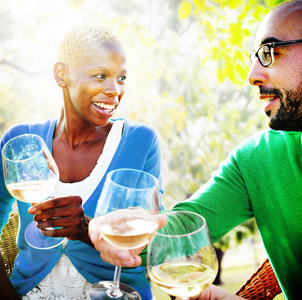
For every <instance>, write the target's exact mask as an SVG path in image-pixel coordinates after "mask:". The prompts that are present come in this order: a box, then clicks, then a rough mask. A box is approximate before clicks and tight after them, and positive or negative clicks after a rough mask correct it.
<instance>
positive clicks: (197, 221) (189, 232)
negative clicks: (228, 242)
mask: <svg viewBox="0 0 302 300" xmlns="http://www.w3.org/2000/svg"><path fill="white" fill-rule="evenodd" d="M165 214H166V215H167V217H168V223H167V225H166V226H165V227H164V228H162V229H159V230H158V232H156V233H155V236H154V238H153V240H152V241H151V242H150V244H149V245H148V250H147V270H148V275H149V277H150V279H151V280H152V281H153V283H154V284H155V286H158V287H159V288H160V289H162V290H163V291H164V292H165V293H167V294H169V295H170V296H174V297H178V298H180V299H183V300H186V299H189V298H190V297H196V296H197V295H199V294H200V293H201V292H202V291H203V290H204V289H205V288H206V287H208V286H209V285H210V284H211V283H213V281H214V279H215V277H216V275H217V271H218V261H217V257H216V252H215V249H214V246H213V244H212V241H211V238H210V235H209V232H208V228H207V224H206V221H205V219H204V218H203V217H202V216H200V215H198V214H196V213H193V212H189V211H173V212H168V213H165Z"/></svg>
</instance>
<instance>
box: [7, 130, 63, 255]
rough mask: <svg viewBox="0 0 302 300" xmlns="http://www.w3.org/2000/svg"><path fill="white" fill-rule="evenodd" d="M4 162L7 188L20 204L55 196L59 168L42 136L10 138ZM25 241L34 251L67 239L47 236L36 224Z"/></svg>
mask: <svg viewBox="0 0 302 300" xmlns="http://www.w3.org/2000/svg"><path fill="white" fill-rule="evenodd" d="M2 161H3V175H4V180H5V184H6V188H7V190H8V191H9V193H10V194H11V195H12V196H13V197H15V198H16V199H18V200H20V201H23V202H28V203H40V202H42V201H44V200H45V199H47V198H49V197H50V196H51V194H52V193H53V191H54V190H55V188H56V186H57V184H58V181H59V170H58V168H57V165H56V163H55V161H54V159H53V157H52V155H51V153H50V151H49V149H48V148H47V146H46V145H45V143H44V141H43V139H42V138H41V137H40V136H38V135H35V134H22V135H19V136H16V137H14V138H12V139H10V140H9V141H8V142H7V143H6V144H5V145H4V147H3V149H2ZM48 230H52V229H51V228H50V229H48ZM25 240H26V242H27V243H28V244H29V245H30V246H31V247H33V248H36V249H50V248H53V247H56V246H58V245H59V244H61V243H62V242H63V241H64V238H53V237H47V236H44V235H43V234H42V233H41V232H40V230H39V229H38V228H37V227H36V222H35V221H33V222H31V223H30V224H29V225H28V227H27V228H26V231H25Z"/></svg>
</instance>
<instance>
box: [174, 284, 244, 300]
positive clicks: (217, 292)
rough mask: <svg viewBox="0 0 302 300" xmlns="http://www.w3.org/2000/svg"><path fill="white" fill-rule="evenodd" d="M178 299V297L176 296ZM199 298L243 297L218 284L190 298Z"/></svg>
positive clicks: (227, 298) (229, 298) (208, 299)
mask: <svg viewBox="0 0 302 300" xmlns="http://www.w3.org/2000/svg"><path fill="white" fill-rule="evenodd" d="M176 299H177V298H176ZM190 299H191V300H193V299H198V300H240V299H243V298H241V297H239V296H236V295H234V294H232V293H230V292H227V291H225V290H223V289H221V288H219V287H217V286H216V285H213V284H212V285H210V286H209V287H208V288H206V289H205V290H204V291H203V292H202V294H201V295H200V296H199V298H198V297H197V298H196V297H195V298H190Z"/></svg>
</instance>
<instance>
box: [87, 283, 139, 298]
mask: <svg viewBox="0 0 302 300" xmlns="http://www.w3.org/2000/svg"><path fill="white" fill-rule="evenodd" d="M111 287H112V282H111V281H102V282H97V283H95V284H93V285H92V286H91V288H90V290H89V291H88V295H89V298H90V299H91V300H110V299H117V300H141V299H142V298H141V296H140V295H139V293H138V292H137V291H136V290H135V289H133V288H132V287H130V286H129V285H126V284H124V283H120V291H121V292H122V295H121V296H117V297H112V296H110V295H109V294H108V291H109V290H110V289H111Z"/></svg>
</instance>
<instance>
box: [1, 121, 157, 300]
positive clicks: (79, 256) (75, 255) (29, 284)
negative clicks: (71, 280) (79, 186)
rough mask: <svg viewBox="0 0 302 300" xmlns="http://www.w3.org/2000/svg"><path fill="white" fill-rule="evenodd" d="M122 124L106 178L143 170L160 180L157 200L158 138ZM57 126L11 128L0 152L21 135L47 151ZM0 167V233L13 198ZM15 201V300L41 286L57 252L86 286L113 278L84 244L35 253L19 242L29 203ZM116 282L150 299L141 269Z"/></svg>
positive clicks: (88, 207)
mask: <svg viewBox="0 0 302 300" xmlns="http://www.w3.org/2000/svg"><path fill="white" fill-rule="evenodd" d="M113 121H114V120H113ZM124 121H125V124H124V129H123V134H122V137H121V141H120V143H119V146H118V148H117V150H116V153H115V155H114V157H113V159H112V161H111V163H110V165H109V167H108V170H107V172H106V174H107V173H108V172H109V171H111V170H114V169H119V168H132V169H139V170H144V171H146V172H149V173H151V174H153V175H154V176H156V177H157V178H158V179H159V181H160V193H159V194H160V195H161V194H162V192H163V191H162V189H161V178H160V176H161V175H160V169H161V166H160V146H159V139H158V136H157V134H156V132H155V131H154V129H152V128H151V127H149V126H147V125H146V124H143V123H136V122H130V121H128V120H124ZM56 122H57V120H56V119H51V120H47V121H46V122H43V123H26V124H19V125H16V126H13V127H12V128H10V129H9V130H8V131H7V132H6V133H5V134H4V135H3V137H2V139H1V142H0V148H1V149H2V148H3V146H4V144H5V143H6V142H7V141H8V140H9V139H11V138H13V137H14V136H17V135H20V134H24V133H34V134H37V135H39V136H41V137H42V138H43V139H44V141H45V143H46V145H47V146H48V148H49V149H50V151H51V152H52V140H53V135H54V130H55V126H56ZM87 155H89V153H87ZM0 164H1V166H0V229H1V230H2V228H3V225H4V224H6V223H7V220H8V217H9V213H10V211H11V209H12V205H13V202H14V201H15V198H13V197H12V196H11V195H10V194H9V193H8V191H7V189H6V187H5V183H4V180H3V168H2V161H1V162H0ZM106 174H105V175H104V177H103V178H102V179H101V181H100V183H99V184H98V186H97V188H96V189H95V190H94V192H93V193H92V195H91V196H90V197H89V199H88V200H87V201H86V202H85V204H84V205H83V207H84V210H85V214H86V215H87V216H89V217H93V216H94V211H95V208H96V204H97V201H98V199H99V196H100V193H101V191H102V188H103V184H104V181H105V177H106ZM160 198H161V197H160ZM17 202H18V211H19V215H20V225H19V226H20V227H19V233H18V237H17V245H18V248H19V254H18V256H17V258H16V261H15V266H14V269H13V272H12V275H11V276H10V280H11V282H12V284H13V286H14V288H15V290H16V291H17V293H18V295H19V296H20V297H22V296H23V295H25V294H26V293H28V292H29V291H30V290H31V289H32V288H34V287H35V286H36V285H37V284H38V283H40V282H41V280H42V279H43V278H44V277H45V276H46V275H47V274H48V273H49V272H50V271H51V270H52V268H53V267H54V266H55V264H56V263H57V262H58V260H59V259H60V257H61V255H62V253H65V254H66V255H67V256H68V257H69V259H70V261H71V262H72V263H73V265H74V266H75V267H76V269H77V270H78V271H79V273H81V274H82V276H84V277H85V278H86V279H87V280H88V281H89V282H90V283H95V282H98V281H103V280H112V279H113V274H114V266H113V265H111V264H108V263H106V262H104V261H103V260H102V259H101V258H100V253H99V252H98V251H96V250H95V249H94V248H92V247H90V246H88V245H86V244H85V243H83V242H80V241H72V240H70V241H69V242H68V245H67V247H66V248H65V249H63V247H62V245H60V246H58V247H56V248H53V249H50V250H37V249H34V248H32V247H30V246H29V245H28V244H27V243H26V241H25V239H24V231H25V229H26V227H27V225H28V224H29V223H30V222H31V221H32V220H33V216H32V215H30V214H29V213H28V211H27V210H28V208H29V207H30V204H28V203H25V202H21V201H17ZM121 282H124V283H125V284H128V285H130V286H132V287H133V288H135V289H136V290H137V291H138V292H139V293H140V295H141V297H142V299H152V294H151V289H150V285H149V282H148V281H147V279H146V270H145V267H143V266H140V267H137V268H123V269H122V275H121Z"/></svg>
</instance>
